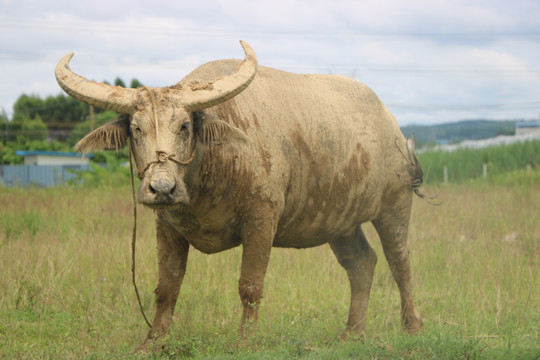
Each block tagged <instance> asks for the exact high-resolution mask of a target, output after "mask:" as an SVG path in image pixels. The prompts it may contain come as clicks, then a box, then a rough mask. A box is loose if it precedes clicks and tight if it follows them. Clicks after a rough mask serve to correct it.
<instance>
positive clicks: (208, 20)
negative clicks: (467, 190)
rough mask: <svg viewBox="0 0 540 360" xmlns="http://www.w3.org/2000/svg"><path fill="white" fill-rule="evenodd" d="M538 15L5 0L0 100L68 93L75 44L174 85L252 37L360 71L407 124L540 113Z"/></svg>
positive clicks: (284, 62) (101, 72)
mask: <svg viewBox="0 0 540 360" xmlns="http://www.w3.org/2000/svg"><path fill="white" fill-rule="evenodd" d="M538 18H540V2H538V1H536V0H517V1H512V2H508V1H506V0H504V1H503V0H469V1H465V0H457V1H451V2H449V1H442V0H413V1H407V2H404V1H400V0H367V1H361V2H359V1H356V0H333V1H329V0H314V1H308V0H277V1H274V2H269V1H260V0H252V1H240V0H214V1H197V2H185V1H182V2H172V1H166V0H157V1H153V2H149V1H127V0H121V1H115V2H110V1H107V2H105V1H103V0H95V1H88V0H86V1H84V0H81V1H77V2H73V1H67V0H51V1H47V2H41V1H28V0H26V1H25V0H21V1H18V2H12V1H7V0H2V7H1V8H0V43H1V44H2V48H1V49H0V108H2V107H3V108H4V109H5V110H7V111H8V112H10V111H11V107H12V104H13V102H14V101H15V100H16V99H17V97H18V96H19V95H20V94H22V93H36V94H38V95H41V96H47V95H51V94H57V93H59V92H60V89H59V87H58V85H57V84H56V83H55V81H54V76H53V74H52V73H53V71H54V66H55V64H56V61H58V60H59V59H60V57H61V56H63V55H64V54H66V53H67V52H71V51H74V52H75V53H76V56H75V57H74V58H73V60H72V68H73V69H74V70H75V71H77V72H78V73H80V74H81V75H84V76H86V77H89V78H94V79H96V80H103V79H107V80H109V81H112V80H113V79H114V78H115V77H116V76H120V77H121V78H122V79H123V80H124V81H125V82H129V81H130V80H131V79H132V78H137V79H138V80H140V81H142V82H143V83H145V84H147V85H150V86H164V85H170V84H171V83H174V82H176V81H178V80H180V79H181V77H183V76H184V75H186V74H187V73H188V72H189V71H191V70H192V69H194V68H195V67H197V66H198V65H200V64H201V63H203V62H206V61H210V60H215V59H220V58H241V57H242V56H243V54H242V50H241V48H240V46H239V44H238V40H239V39H244V40H247V41H248V42H249V43H250V44H251V45H252V46H253V48H254V49H255V51H256V52H257V55H258V57H259V61H260V63H261V64H262V65H268V66H274V67H278V68H282V69H285V70H289V71H294V72H321V73H325V72H333V73H342V74H345V75H348V76H353V77H356V78H357V79H359V80H361V81H363V82H365V83H367V84H368V85H369V86H371V87H372V88H374V89H375V90H376V91H377V93H378V94H379V95H380V97H381V99H382V100H383V101H384V102H386V103H388V104H391V106H390V107H391V109H392V110H393V111H395V112H396V117H397V118H398V121H400V122H401V123H408V122H422V121H425V122H427V121H431V122H432V121H437V122H441V121H452V120H459V119H461V118H463V117H466V118H475V117H480V116H489V117H498V118H505V117H514V116H515V117H526V118H530V117H536V116H537V114H538V112H540V101H538V100H537V99H540V87H538V83H539V80H540V24H539V23H538V21H537V20H538ZM518 33H524V34H525V35H516V34H518ZM534 101H537V102H539V104H538V105H539V106H538V108H534V107H530V106H528V107H522V108H521V109H520V108H519V106H517V107H514V108H517V109H516V110H511V111H510V110H508V109H509V107H506V108H504V109H503V108H499V109H496V110H493V111H491V112H490V111H489V107H486V106H485V105H489V104H509V103H530V102H534ZM395 105H397V106H395ZM403 105H407V106H403ZM475 105H477V106H476V107H475ZM501 109H502V110H501Z"/></svg>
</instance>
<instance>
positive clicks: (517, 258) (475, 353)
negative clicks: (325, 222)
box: [0, 171, 540, 359]
mask: <svg viewBox="0 0 540 360" xmlns="http://www.w3.org/2000/svg"><path fill="white" fill-rule="evenodd" d="M423 190H424V191H425V192H427V193H433V192H436V191H437V189H436V188H434V187H428V188H424V189H423ZM130 196H131V194H130V188H129V187H128V186H126V187H110V186H102V187H99V188H57V189H5V188H0V359H4V358H6V359H111V358H113V359H123V358H139V357H141V358H151V359H153V358H155V359H168V358H196V359H291V358H298V359H348V358H350V359H538V358H540V346H539V344H540V332H539V324H540V286H539V284H540V266H539V265H540V261H539V260H540V173H539V172H538V171H532V172H518V173H513V174H510V175H508V176H506V177H503V178H499V179H498V180H495V181H490V182H483V181H475V182H472V183H467V184H461V185H450V184H445V185H443V186H442V188H441V195H440V197H439V199H440V200H441V201H442V205H440V206H432V205H429V204H427V203H426V202H424V201H422V200H420V199H415V203H414V211H413V218H412V222H411V231H410V236H409V242H410V248H411V262H412V272H413V279H414V286H415V298H416V302H417V305H418V308H419V310H420V312H421V313H422V316H423V318H424V320H425V324H424V327H423V329H422V331H421V332H420V334H418V335H415V336H410V335H406V334H404V333H403V332H402V331H401V327H400V320H399V294H398V291H397V287H396V286H395V284H394V282H393V280H392V277H391V275H390V271H389V270H388V267H387V264H386V260H385V259H384V256H383V255H382V251H381V246H380V243H379V241H378V239H377V236H376V234H375V232H374V230H373V228H372V227H371V225H367V226H365V231H366V235H367V236H368V239H370V242H371V244H372V245H373V247H374V248H375V249H376V251H377V253H378V256H379V262H378V265H377V268H376V272H375V280H374V285H373V289H372V293H371V301H370V307H369V310H368V322H367V337H366V340H365V341H364V342H360V341H354V340H350V341H346V342H343V341H341V340H340V339H339V335H340V333H341V331H342V329H343V327H344V326H345V322H346V318H347V310H348V303H349V289H348V281H347V280H346V274H345V272H344V271H343V270H342V269H341V268H340V266H339V265H338V263H337V261H336V260H335V258H334V255H333V254H332V252H331V250H330V249H329V247H328V246H322V247H318V248H314V249H308V250H287V249H275V250H274V251H273V254H272V259H271V262H270V266H269V269H268V273H267V277H266V283H265V285H266V287H265V298H264V300H263V305H262V307H261V311H260V322H259V324H258V326H257V327H256V328H255V329H254V330H253V335H252V336H251V337H250V338H248V339H244V340H242V339H239V338H238V335H237V329H238V325H239V320H240V314H241V305H240V300H239V297H238V294H237V281H238V275H239V266H240V262H239V261H240V249H234V250H231V251H228V252H224V253H220V254H216V255H204V254H201V253H198V252H197V251H191V253H190V259H189V263H188V273H187V275H186V278H185V281H184V284H183V287H182V290H181V294H180V299H179V302H178V304H177V307H176V313H175V319H174V321H175V322H174V324H173V326H172V329H171V334H170V336H168V337H166V338H165V339H162V340H161V341H159V343H158V344H156V347H155V348H154V351H153V352H151V353H149V354H146V355H144V356H142V355H132V354H131V351H132V350H133V349H134V348H135V347H136V346H137V345H138V344H139V343H140V341H141V340H142V339H143V337H144V336H145V334H146V332H147V328H146V325H145V323H144V321H143V319H142V317H141V315H140V312H139V309H138V305H137V302H136V298H135V294H134V291H133V288H132V284H131V273H130V267H131V263H130V256H131V255H130V241H131V240H130V232H131V227H132V222H133V219H132V204H131V197H130ZM153 224H154V221H153V214H152V212H151V211H149V210H144V209H142V208H140V210H139V230H138V234H139V238H138V247H137V251H138V252H137V260H138V265H137V272H138V285H139V290H140V291H141V293H142V300H143V305H144V307H145V309H146V311H147V313H148V315H149V316H150V317H152V318H153V311H154V303H153V293H152V291H153V289H154V287H155V284H156V278H157V263H156V256H155V239H154V236H155V230H154V228H153Z"/></svg>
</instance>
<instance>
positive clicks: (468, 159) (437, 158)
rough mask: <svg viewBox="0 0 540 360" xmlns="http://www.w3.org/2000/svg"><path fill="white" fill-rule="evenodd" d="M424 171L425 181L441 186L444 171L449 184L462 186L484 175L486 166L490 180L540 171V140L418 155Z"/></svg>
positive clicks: (426, 152)
mask: <svg viewBox="0 0 540 360" xmlns="http://www.w3.org/2000/svg"><path fill="white" fill-rule="evenodd" d="M418 159H419V161H420V163H421V164H422V167H423V169H424V174H425V176H424V181H425V182H426V183H430V184H437V183H442V182H443V181H444V178H443V168H444V167H445V166H446V167H447V171H448V181H449V182H453V183H456V182H457V183H462V182H465V181H469V180H472V179H478V178H481V177H482V176H483V166H484V164H487V174H488V177H493V176H501V175H502V176H505V175H506V174H507V173H508V172H512V171H516V170H524V169H526V168H527V166H529V167H530V168H532V169H539V168H540V141H538V140H535V141H525V142H523V143H515V144H512V145H507V146H506V145H505V146H494V147H487V148H483V149H467V148H466V149H458V150H456V151H451V152H448V151H442V150H436V151H434V150H426V151H423V152H422V153H419V154H418Z"/></svg>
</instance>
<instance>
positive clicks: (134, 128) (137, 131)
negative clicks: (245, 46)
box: [131, 124, 142, 134]
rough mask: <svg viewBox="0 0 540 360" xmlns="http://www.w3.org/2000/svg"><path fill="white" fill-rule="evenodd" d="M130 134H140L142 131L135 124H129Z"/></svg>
mask: <svg viewBox="0 0 540 360" xmlns="http://www.w3.org/2000/svg"><path fill="white" fill-rule="evenodd" d="M131 132H132V133H135V134H140V133H142V129H141V128H140V127H139V125H137V124H131Z"/></svg>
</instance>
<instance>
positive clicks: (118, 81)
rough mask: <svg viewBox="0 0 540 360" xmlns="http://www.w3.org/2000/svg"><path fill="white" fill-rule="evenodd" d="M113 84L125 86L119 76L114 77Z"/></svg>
mask: <svg viewBox="0 0 540 360" xmlns="http://www.w3.org/2000/svg"><path fill="white" fill-rule="evenodd" d="M114 85H116V86H121V87H126V84H125V83H124V81H123V80H122V79H120V78H119V77H117V78H116V79H114Z"/></svg>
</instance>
